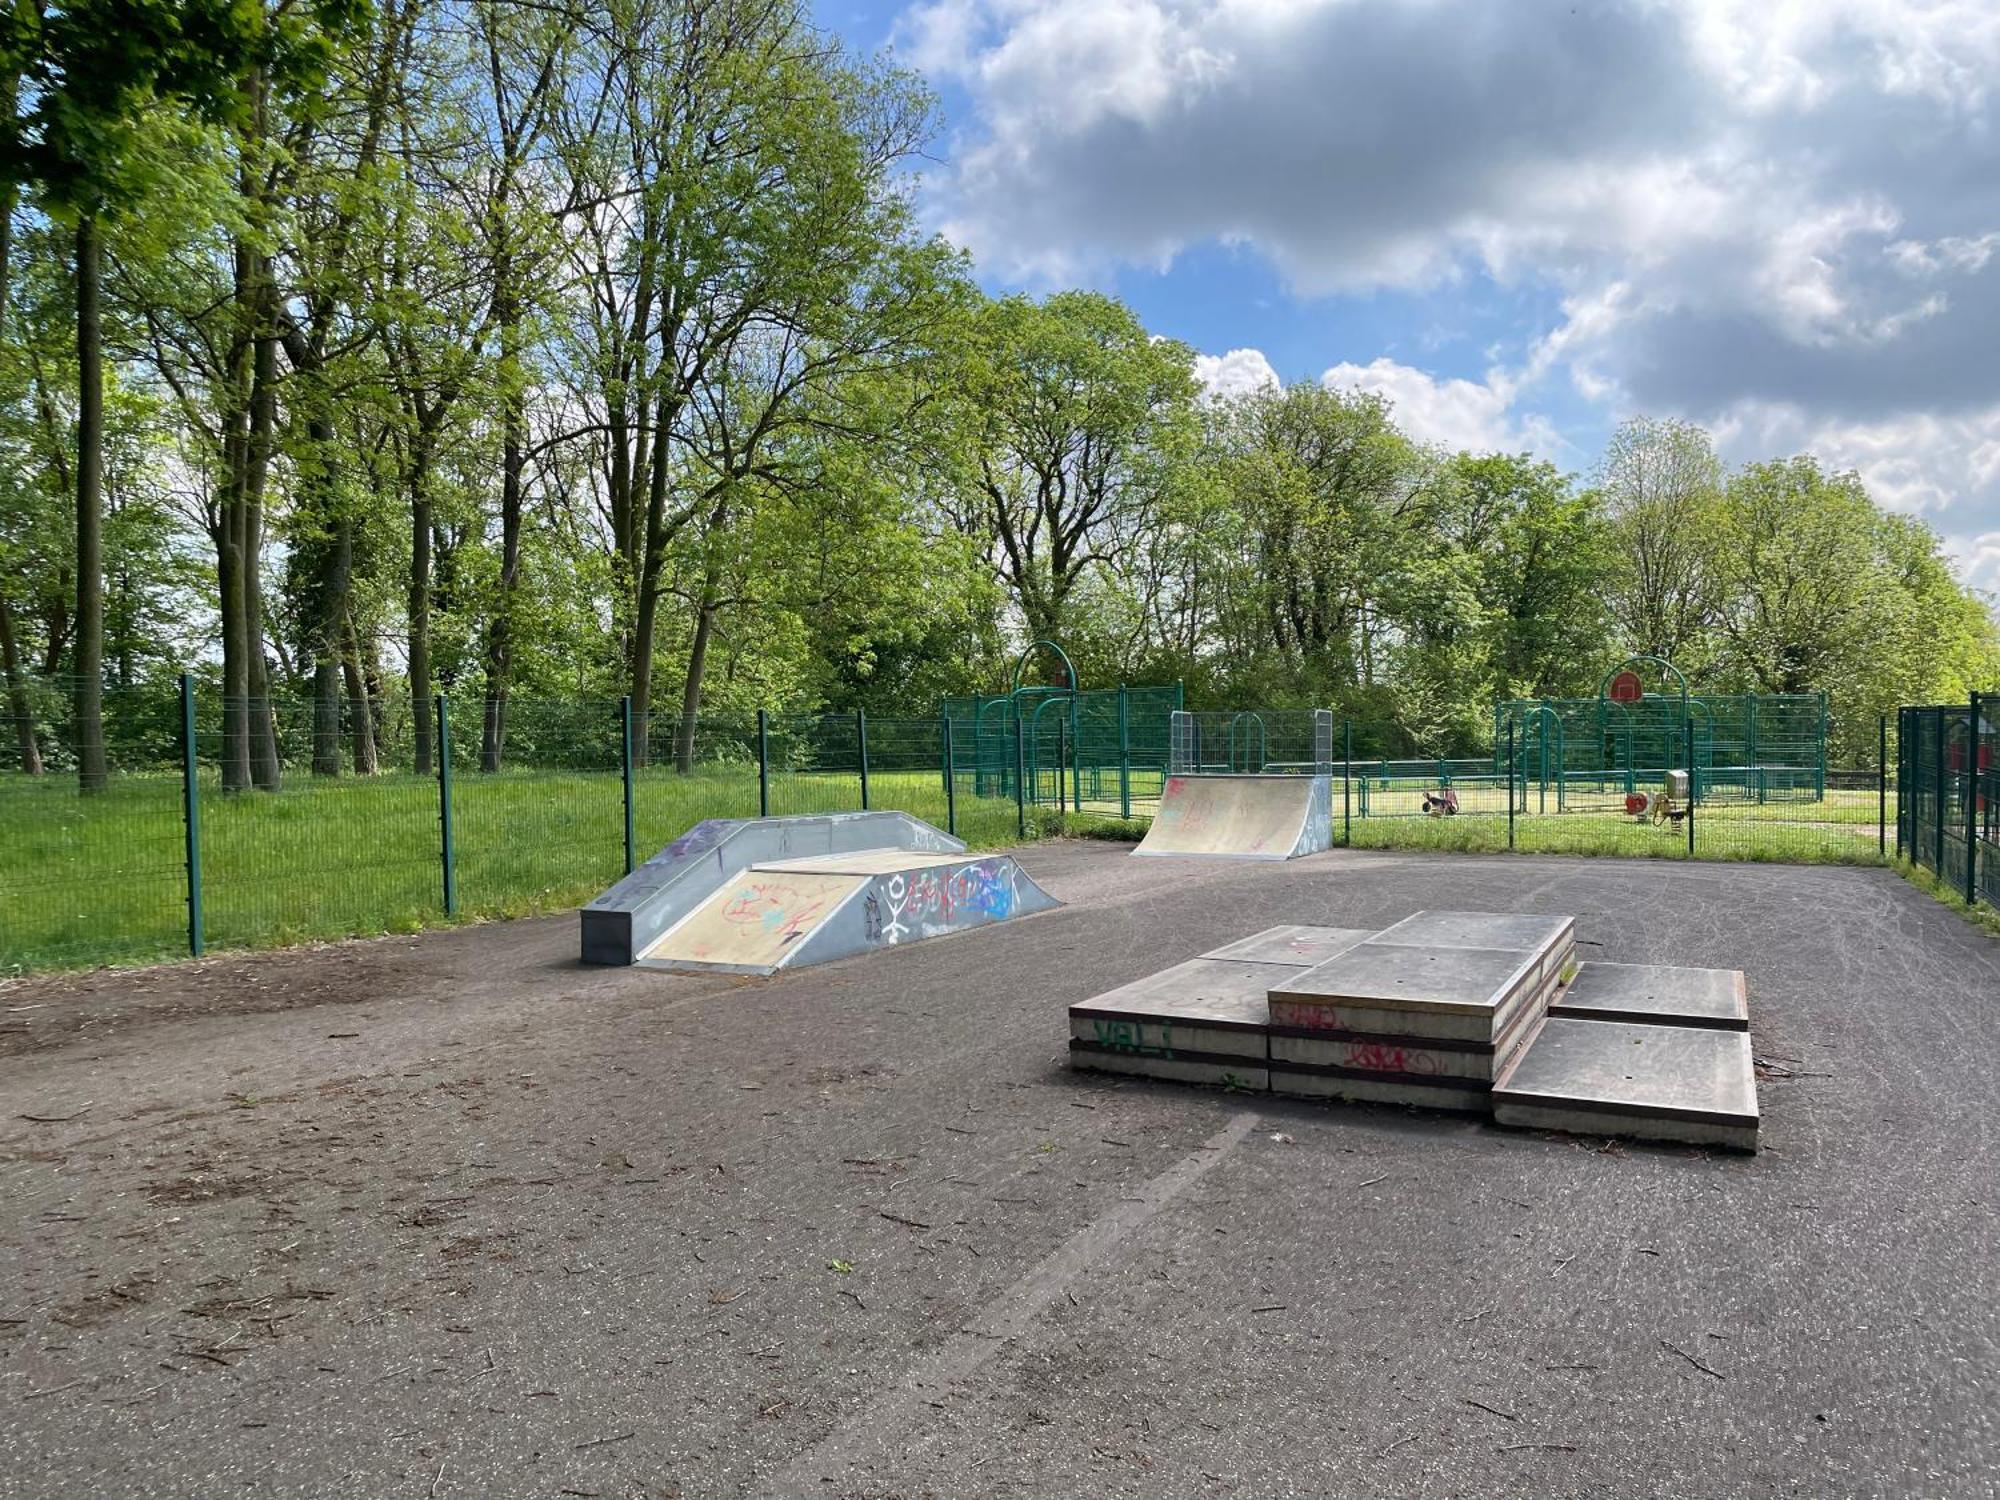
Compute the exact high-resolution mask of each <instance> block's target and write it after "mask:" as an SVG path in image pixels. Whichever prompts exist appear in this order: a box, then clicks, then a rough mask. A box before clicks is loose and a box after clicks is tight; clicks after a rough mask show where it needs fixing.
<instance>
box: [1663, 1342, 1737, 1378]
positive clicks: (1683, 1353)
mask: <svg viewBox="0 0 2000 1500" xmlns="http://www.w3.org/2000/svg"><path fill="white" fill-rule="evenodd" d="M1660 1347H1661V1348H1662V1349H1666V1350H1668V1351H1670V1352H1672V1353H1674V1354H1678V1355H1679V1356H1680V1357H1681V1358H1682V1359H1684V1360H1686V1361H1687V1362H1688V1363H1689V1364H1691V1365H1693V1366H1694V1367H1695V1368H1696V1369H1697V1370H1699V1371H1701V1373H1702V1374H1704V1375H1712V1376H1714V1377H1715V1378H1716V1379H1717V1380H1727V1379H1728V1378H1729V1377H1728V1376H1726V1375H1724V1374H1723V1373H1722V1372H1721V1371H1720V1370H1714V1369H1710V1368H1709V1367H1708V1366H1707V1365H1705V1364H1703V1363H1702V1362H1701V1361H1700V1360H1698V1359H1696V1358H1695V1357H1694V1356H1693V1355H1692V1354H1690V1353H1688V1352H1687V1350H1685V1349H1683V1348H1681V1347H1680V1346H1679V1345H1678V1344H1670V1343H1668V1342H1667V1341H1666V1340H1665V1339H1661V1340H1660Z"/></svg>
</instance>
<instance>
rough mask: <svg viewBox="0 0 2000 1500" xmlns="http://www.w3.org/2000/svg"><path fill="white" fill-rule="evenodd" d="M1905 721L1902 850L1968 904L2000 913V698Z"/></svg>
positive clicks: (1901, 721)
mask: <svg viewBox="0 0 2000 1500" xmlns="http://www.w3.org/2000/svg"><path fill="white" fill-rule="evenodd" d="M1897 718H1898V727H1899V733H1898V735H1897V742H1898V745H1899V746H1900V755H1899V759H1898V765H1897V786H1898V788H1899V794H1898V796H1897V798H1896V828H1897V835H1898V846H1899V847H1900V848H1901V849H1902V850H1903V851H1904V852H1905V853H1906V854H1907V855H1908V857H1909V859H1910V861H1911V863H1913V864H1915V865H1918V866H1920V867H1922V868H1924V869H1927V870H1929V871H1930V872H1931V873H1932V874H1934V875H1936V876H1937V877H1938V880H1939V881H1940V883H1942V884H1943V885H1944V887H1945V888H1946V889H1947V890H1949V891H1951V892H1952V893H1953V894H1954V895H1957V896H1959V897H1961V898H1962V899H1963V900H1964V901H1965V902H1966V904H1967V905H1968V906H1969V905H1973V904H1976V903H1978V902H1982V901H1983V902H1984V903H1986V904H1987V905H1988V906H1991V907H1996V908H2000V693H1974V694H1972V695H1971V698H1970V700H1969V701H1967V702H1965V703H1949V704H1931V705H1927V706H1923V707H1915V708H1904V709H1901V710H1899V711H1898V715H1897Z"/></svg>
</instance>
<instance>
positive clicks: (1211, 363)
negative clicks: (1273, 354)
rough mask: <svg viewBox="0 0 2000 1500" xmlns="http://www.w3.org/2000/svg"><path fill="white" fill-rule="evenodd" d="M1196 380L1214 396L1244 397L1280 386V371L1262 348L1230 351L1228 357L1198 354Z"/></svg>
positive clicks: (1195, 359) (1196, 357) (1226, 355)
mask: <svg viewBox="0 0 2000 1500" xmlns="http://www.w3.org/2000/svg"><path fill="white" fill-rule="evenodd" d="M1194 378H1195V379H1196V380H1199V381H1200V382H1201V384H1202V388H1203V389H1204V390H1206V391H1207V392H1208V393H1209V394H1210V395H1211V396H1243V395H1247V394H1249V393H1250V392H1251V391H1254V390H1258V389H1261V388H1262V387H1264V386H1267V385H1276V384H1278V372H1277V371H1276V370H1274V369H1272V368H1271V362H1270V361H1269V360H1268V359H1266V358H1264V351H1263V350H1261V349H1231V350H1230V351H1229V352H1228V353H1227V354H1197V355H1196V356H1195V357H1194Z"/></svg>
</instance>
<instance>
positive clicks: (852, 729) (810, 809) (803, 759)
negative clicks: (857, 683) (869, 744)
mask: <svg viewBox="0 0 2000 1500" xmlns="http://www.w3.org/2000/svg"><path fill="white" fill-rule="evenodd" d="M768 738H769V743H770V812H771V816H772V817H795V816H798V815H800V814H804V813H831V812H854V811H856V810H858V809H859V808H860V807H861V768H862V758H861V720H860V719H858V718H856V717H855V716H854V715H853V714H819V715H810V716H802V717H791V716H786V717H782V718H781V717H777V716H773V717H772V718H771V720H770V721H769V729H768ZM754 751H755V747H754V745H753V747H752V752H753V753H752V756H751V769H752V772H753V776H754V772H755V769H756V756H755V753H754ZM753 791H754V787H753ZM753 811H754V804H753Z"/></svg>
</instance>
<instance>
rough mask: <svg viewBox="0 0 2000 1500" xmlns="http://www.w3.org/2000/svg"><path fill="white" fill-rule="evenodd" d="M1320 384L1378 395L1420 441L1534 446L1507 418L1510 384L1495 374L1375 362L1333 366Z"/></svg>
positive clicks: (1500, 448)
mask: <svg viewBox="0 0 2000 1500" xmlns="http://www.w3.org/2000/svg"><path fill="white" fill-rule="evenodd" d="M1320 384H1322V385H1325V386H1330V387H1332V388H1333V389H1336V390H1358V391H1367V392H1369V393H1370V394H1372V395H1377V396H1381V397H1383V398H1384V399H1386V400H1387V401H1388V402H1389V404H1390V405H1391V406H1392V407H1394V408H1395V416H1396V425H1397V426H1398V427H1400V428H1402V429H1403V431H1404V432H1406V433H1408V434H1409V435H1410V436H1411V437H1413V438H1415V439H1416V440H1417V441H1418V442H1420V443H1431V444H1435V445H1436V446H1438V447H1441V448H1445V449H1449V450H1452V451H1456V450H1458V449H1460V448H1470V449H1473V450H1474V451H1476V452H1519V451H1521V450H1523V449H1530V448H1535V447H1537V446H1538V442H1537V441H1536V438H1535V437H1533V436H1531V435H1530V434H1529V433H1528V432H1526V431H1525V430H1524V429H1523V428H1522V427H1521V425H1520V424H1519V423H1518V422H1517V421H1516V420H1515V418H1514V417H1513V415H1512V413H1511V411H1510V408H1511V407H1512V405H1513V401H1514V384H1513V382H1512V381H1511V380H1510V379H1509V378H1508V377H1507V376H1506V375H1505V374H1503V373H1500V372H1498V371H1493V372H1489V373H1488V375H1487V378H1486V379H1485V380H1483V381H1475V380H1460V379H1452V378H1445V379H1439V378H1438V377H1437V376H1435V375H1431V374H1429V373H1428V372H1426V371H1424V370H1419V369H1417V368H1416V367H1414V366H1412V365H1405V364H1398V363H1397V362H1396V361H1395V360H1393V359H1377V360H1374V361H1372V362H1370V363H1369V364H1365V365H1357V364H1338V365H1335V366H1334V367H1333V368H1332V369H1330V370H1328V371H1327V372H1326V373H1325V374H1324V375H1322V376H1320Z"/></svg>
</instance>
